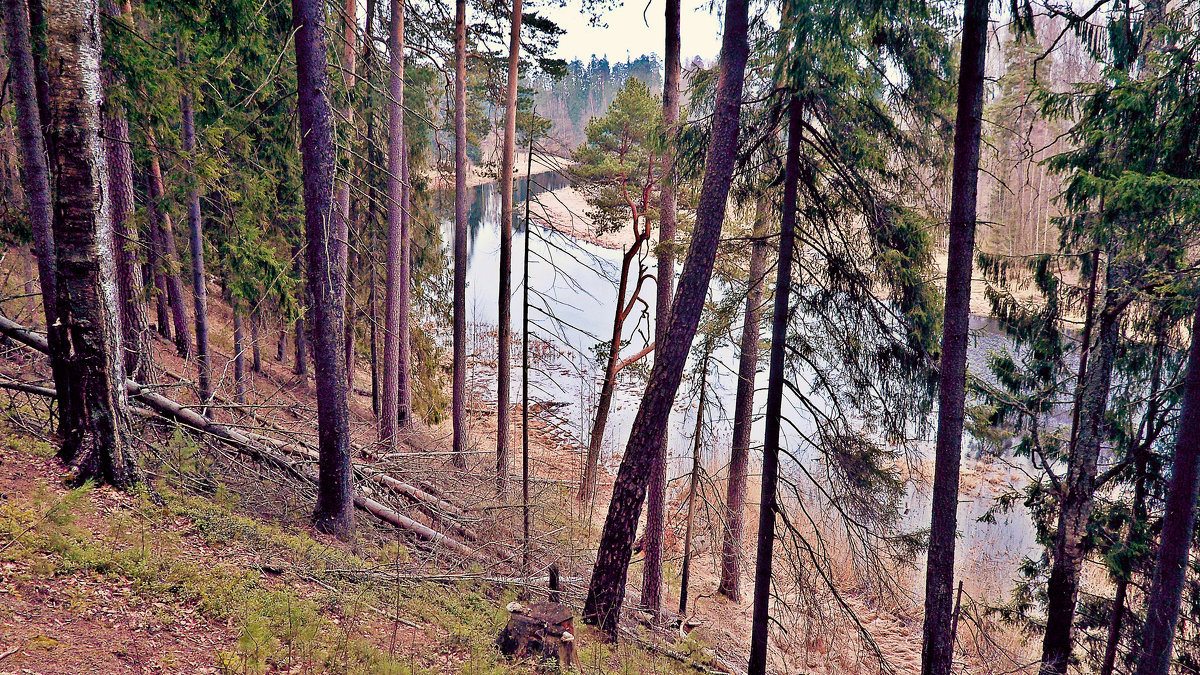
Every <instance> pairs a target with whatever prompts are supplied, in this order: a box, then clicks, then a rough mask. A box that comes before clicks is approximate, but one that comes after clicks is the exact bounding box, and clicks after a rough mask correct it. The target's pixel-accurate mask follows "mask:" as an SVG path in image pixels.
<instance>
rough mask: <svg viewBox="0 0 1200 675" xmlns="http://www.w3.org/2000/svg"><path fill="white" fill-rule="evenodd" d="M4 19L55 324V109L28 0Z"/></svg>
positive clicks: (58, 349) (46, 295)
mask: <svg viewBox="0 0 1200 675" xmlns="http://www.w3.org/2000/svg"><path fill="white" fill-rule="evenodd" d="M3 21H4V27H5V30H6V31H7V32H6V35H7V37H8V59H9V77H10V78H11V80H12V84H11V86H12V95H13V103H14V104H15V105H16V109H17V129H18V133H19V134H20V138H21V158H22V160H23V164H22V169H21V186H22V188H23V189H24V191H25V198H26V199H27V200H28V202H29V224H30V229H31V230H32V232H33V246H34V252H35V254H36V256H37V267H38V278H39V280H40V282H41V286H42V311H43V312H44V313H45V317H46V325H47V326H53V325H54V324H55V323H56V321H57V319H58V309H57V308H56V302H57V299H56V297H57V285H56V283H55V280H56V270H55V267H56V262H55V250H54V205H53V202H52V199H53V197H52V195H51V192H50V169H49V166H48V165H47V163H46V159H47V157H46V137H45V135H44V134H43V129H42V125H41V124H40V123H39V122H40V121H41V120H43V119H49V118H48V115H49V111H48V110H47V111H46V113H45V115H46V117H43V113H42V112H41V111H40V110H39V102H38V93H39V92H38V87H37V79H38V76H37V62H36V61H35V59H34V53H33V41H32V37H31V35H30V17H29V14H28V12H27V11H26V3H25V0H4V17H3ZM48 336H49V339H50V345H51V350H50V367H51V370H52V372H53V374H54V386H55V388H56V389H58V391H60V392H64V393H67V392H69V391H70V386H71V385H70V373H69V370H68V368H67V360H66V357H67V349H68V345H67V344H66V343H65V341H64V340H63V339H62V337H63V334H62V333H61V332H59V331H53V330H51V331H49V332H48ZM70 400H72V398H71V397H70V396H64V397H63V403H66V402H68V401H70ZM68 412H69V410H68V407H67V406H66V405H63V404H60V405H59V426H60V431H65V430H66V428H67V422H68V417H67V415H68Z"/></svg>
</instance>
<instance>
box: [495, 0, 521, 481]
mask: <svg viewBox="0 0 1200 675" xmlns="http://www.w3.org/2000/svg"><path fill="white" fill-rule="evenodd" d="M509 23H510V30H509V36H508V80H507V82H506V85H507V86H508V90H507V91H506V92H505V97H504V147H503V149H502V152H501V154H500V288H499V293H498V295H499V303H500V305H499V319H498V320H497V326H496V350H497V352H496V490H497V491H499V493H500V494H501V495H503V494H504V492H505V488H506V485H507V483H508V436H509V427H510V426H511V425H510V423H509V421H510V415H509V413H510V410H509V408H510V404H509V397H510V396H511V394H512V386H511V385H512V383H511V379H512V345H511V344H510V343H511V342H512V237H513V161H514V155H516V148H517V66H518V62H519V61H520V58H521V0H512V12H511V13H510V20H509Z"/></svg>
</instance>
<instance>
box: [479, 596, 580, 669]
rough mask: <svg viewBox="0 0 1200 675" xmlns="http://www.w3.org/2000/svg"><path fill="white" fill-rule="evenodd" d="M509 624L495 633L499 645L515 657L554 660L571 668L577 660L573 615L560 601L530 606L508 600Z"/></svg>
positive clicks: (506, 654) (502, 651) (501, 650)
mask: <svg viewBox="0 0 1200 675" xmlns="http://www.w3.org/2000/svg"><path fill="white" fill-rule="evenodd" d="M508 611H509V617H508V624H507V625H506V626H504V628H503V630H501V631H500V634H499V635H497V636H496V646H497V647H499V649H500V652H501V653H502V654H504V655H505V656H508V657H510V658H515V659H523V658H533V659H538V660H549V659H553V660H555V661H557V662H558V664H559V666H561V667H565V668H570V667H571V666H572V665H575V663H576V657H575V635H574V632H575V631H574V625H573V623H572V622H573V620H574V614H573V613H572V612H571V610H570V609H569V608H567V607H565V606H563V605H560V604H559V603H557V602H536V603H534V604H532V605H529V606H523V605H521V604H520V603H516V602H513V603H509V605H508Z"/></svg>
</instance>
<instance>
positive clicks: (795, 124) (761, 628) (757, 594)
mask: <svg viewBox="0 0 1200 675" xmlns="http://www.w3.org/2000/svg"><path fill="white" fill-rule="evenodd" d="M802 114H803V110H802V109H801V103H800V99H799V98H797V97H795V96H792V97H791V100H790V101H789V102H788V145H787V157H786V159H785V162H784V175H783V212H782V214H781V216H782V218H781V219H780V227H779V264H778V265H777V268H778V271H777V272H776V274H777V277H776V280H775V308H774V310H773V314H772V318H771V366H770V371H769V373H768V375H767V418H766V433H765V437H764V439H763V470H762V489H761V496H760V498H759V506H758V557H757V560H756V562H755V569H754V613H753V616H752V623H751V628H750V631H751V632H750V662H749V666H748V670H749V673H750V675H759V674H761V673H765V672H766V671H767V647H768V639H769V637H770V626H771V615H770V602H771V566H772V563H773V562H774V561H773V556H774V551H775V512H776V510H777V509H778V504H777V500H776V497H775V495H776V489H777V487H778V484H779V428H780V423H781V420H782V418H783V381H784V379H785V375H784V372H783V368H784V362H783V360H784V346H785V343H786V342H787V328H788V318H789V308H790V305H791V293H792V251H793V248H794V246H795V241H796V187H797V184H798V183H799V178H800V136H801V134H802V133H803V128H802V126H801V122H802V119H801V116H802Z"/></svg>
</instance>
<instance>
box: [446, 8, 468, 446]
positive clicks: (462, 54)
mask: <svg viewBox="0 0 1200 675" xmlns="http://www.w3.org/2000/svg"><path fill="white" fill-rule="evenodd" d="M469 168H470V167H469V165H468V164H467V0H455V3H454V336H453V341H454V345H453V350H454V354H453V356H454V373H453V383H452V387H451V388H452V392H451V401H450V417H451V422H452V425H453V427H454V462H455V464H457V465H458V466H459V467H460V468H463V467H466V461H467V455H466V453H467V226H468V223H467V198H468V197H469V195H468V193H467V171H468V170H469Z"/></svg>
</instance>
